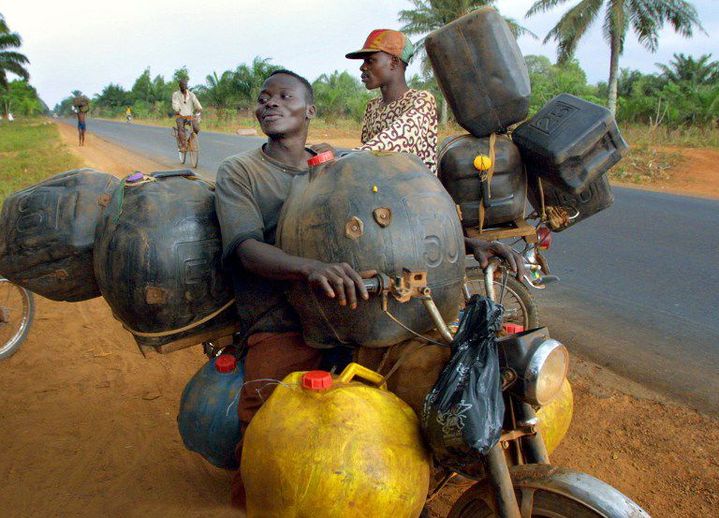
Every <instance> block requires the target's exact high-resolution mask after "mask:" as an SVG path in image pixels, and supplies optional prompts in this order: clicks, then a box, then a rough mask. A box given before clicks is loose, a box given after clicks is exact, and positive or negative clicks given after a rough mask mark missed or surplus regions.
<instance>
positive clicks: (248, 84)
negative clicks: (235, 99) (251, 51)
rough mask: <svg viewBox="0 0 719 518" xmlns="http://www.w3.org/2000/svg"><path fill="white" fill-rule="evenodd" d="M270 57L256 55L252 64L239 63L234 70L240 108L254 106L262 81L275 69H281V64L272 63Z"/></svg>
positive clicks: (234, 81)
mask: <svg viewBox="0 0 719 518" xmlns="http://www.w3.org/2000/svg"><path fill="white" fill-rule="evenodd" d="M270 61H271V60H270V59H269V58H261V57H260V56H255V59H253V60H252V64H250V65H246V64H244V63H243V64H242V65H239V66H238V67H237V68H236V69H235V72H234V79H233V83H234V88H235V89H236V91H237V92H238V93H239V103H240V106H239V107H240V108H250V107H251V106H254V104H255V101H256V100H257V96H258V95H259V94H260V89H261V88H262V83H264V82H265V79H267V76H269V75H270V74H271V73H272V72H274V71H275V70H280V69H281V68H283V67H281V66H279V65H273V64H271V63H270Z"/></svg>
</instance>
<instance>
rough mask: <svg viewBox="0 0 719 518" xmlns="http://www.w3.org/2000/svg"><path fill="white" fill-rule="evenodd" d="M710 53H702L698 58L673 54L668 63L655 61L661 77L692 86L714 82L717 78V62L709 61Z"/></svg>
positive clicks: (718, 69)
mask: <svg viewBox="0 0 719 518" xmlns="http://www.w3.org/2000/svg"><path fill="white" fill-rule="evenodd" d="M711 57H712V55H711V54H704V55H702V56H701V57H700V58H699V59H696V60H695V59H694V58H693V57H691V56H685V55H684V54H674V59H673V60H672V61H670V62H669V64H668V65H664V64H662V63H656V65H657V66H658V67H659V69H660V70H661V71H662V77H663V78H664V79H665V80H667V81H670V82H672V83H682V82H685V83H688V84H689V85H691V86H692V87H697V86H704V85H711V84H715V83H716V82H717V81H718V80H719V62H717V61H710V59H711Z"/></svg>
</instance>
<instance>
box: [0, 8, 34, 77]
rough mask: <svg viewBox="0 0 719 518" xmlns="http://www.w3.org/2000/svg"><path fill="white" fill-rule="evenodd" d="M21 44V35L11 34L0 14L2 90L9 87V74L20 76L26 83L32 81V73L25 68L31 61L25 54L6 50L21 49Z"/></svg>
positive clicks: (0, 74)
mask: <svg viewBox="0 0 719 518" xmlns="http://www.w3.org/2000/svg"><path fill="white" fill-rule="evenodd" d="M21 44H22V38H20V35H19V34H18V33H17V32H10V28H9V27H8V26H7V23H5V17H4V16H3V15H2V14H0V88H2V89H7V87H8V80H7V73H8V72H10V73H12V74H15V75H16V76H20V77H21V78H22V79H25V80H26V81H27V80H28V79H30V73H29V72H28V71H27V69H26V68H25V65H27V64H28V63H30V61H29V60H28V59H27V58H26V57H25V55H24V54H20V53H19V52H16V51H13V50H6V49H14V48H15V49H16V48H19V47H20V45H21Z"/></svg>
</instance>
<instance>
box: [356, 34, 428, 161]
mask: <svg viewBox="0 0 719 518" xmlns="http://www.w3.org/2000/svg"><path fill="white" fill-rule="evenodd" d="M413 54H414V47H413V46H412V42H411V41H409V38H407V36H405V35H404V34H402V33H401V32H399V31H394V30H391V29H377V30H374V31H372V32H371V33H370V34H369V36H368V37H367V40H366V41H365V43H364V45H363V46H362V48H361V49H360V50H358V51H355V52H350V53H349V54H347V55H346V57H347V58H349V59H361V60H363V62H362V65H361V66H360V71H361V72H362V82H363V83H364V85H365V87H366V88H367V89H368V90H374V89H376V88H379V89H380V92H381V93H382V97H378V98H376V99H372V100H371V101H370V102H369V103H368V104H367V108H366V110H365V114H364V119H363V121H362V146H360V147H359V148H358V149H374V150H386V151H400V152H405V153H412V154H414V155H417V156H418V157H419V158H421V159H422V161H423V162H424V163H425V164H426V165H427V167H428V168H429V169H430V170H431V171H432V172H433V173H435V174H436V173H437V103H436V102H435V100H434V96H433V95H432V94H431V93H429V92H427V91H424V90H415V89H412V88H409V87H408V86H407V81H406V79H405V70H406V69H407V63H408V62H409V60H410V58H411V57H412V55H413Z"/></svg>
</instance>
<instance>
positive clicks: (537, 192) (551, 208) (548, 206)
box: [527, 174, 614, 232]
mask: <svg viewBox="0 0 719 518" xmlns="http://www.w3.org/2000/svg"><path fill="white" fill-rule="evenodd" d="M527 197H528V198H529V202H530V203H531V204H532V207H534V209H535V210H536V211H537V213H538V214H539V215H540V216H541V215H542V214H543V213H544V218H543V219H544V220H545V221H546V223H547V224H548V225H549V227H550V228H551V229H552V231H554V232H561V231H562V230H565V229H567V228H569V227H571V226H572V225H576V224H577V223H579V222H580V221H583V220H585V219H587V218H588V217H589V216H592V215H594V214H596V213H597V212H600V211H602V210H604V209H606V208H608V207H610V206H611V205H612V203H614V194H613V193H612V188H611V187H610V185H609V178H608V176H607V175H606V174H603V175H601V176H600V177H599V178H597V179H596V180H592V181H591V182H589V185H587V187H585V188H584V190H583V191H581V192H580V193H578V194H574V193H571V192H568V191H566V190H564V189H560V188H558V187H555V186H554V185H553V184H551V183H549V182H547V181H545V180H542V179H541V178H539V177H537V176H533V175H530V177H529V189H528V191H527ZM542 200H544V201H543V202H542Z"/></svg>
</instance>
